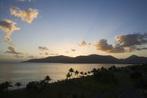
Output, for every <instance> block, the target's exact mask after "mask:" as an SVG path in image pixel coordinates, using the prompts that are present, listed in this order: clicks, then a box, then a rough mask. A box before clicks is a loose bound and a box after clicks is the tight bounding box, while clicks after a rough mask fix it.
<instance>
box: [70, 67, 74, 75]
mask: <svg viewBox="0 0 147 98" xmlns="http://www.w3.org/2000/svg"><path fill="white" fill-rule="evenodd" d="M73 72H74V69H73V68H70V69H69V73H70V74H71V76H72V73H73Z"/></svg>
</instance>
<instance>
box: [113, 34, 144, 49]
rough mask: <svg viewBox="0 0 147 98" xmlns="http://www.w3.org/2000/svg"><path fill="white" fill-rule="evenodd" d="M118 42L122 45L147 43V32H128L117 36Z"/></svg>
mask: <svg viewBox="0 0 147 98" xmlns="http://www.w3.org/2000/svg"><path fill="white" fill-rule="evenodd" d="M115 39H116V42H117V43H118V44H120V45H121V46H125V47H130V46H135V45H142V44H146V43H147V33H144V34H140V33H136V34H128V35H119V36H116V38H115Z"/></svg>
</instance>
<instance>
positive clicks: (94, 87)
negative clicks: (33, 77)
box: [0, 65, 147, 98]
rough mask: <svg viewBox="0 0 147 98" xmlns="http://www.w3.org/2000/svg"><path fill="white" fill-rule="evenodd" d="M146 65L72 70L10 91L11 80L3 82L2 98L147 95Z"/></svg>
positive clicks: (146, 97)
mask: <svg viewBox="0 0 147 98" xmlns="http://www.w3.org/2000/svg"><path fill="white" fill-rule="evenodd" d="M146 70H147V66H146V65H133V66H128V67H120V68H117V67H115V66H112V67H110V68H108V69H106V68H104V67H102V68H100V69H95V68H94V69H93V70H92V71H89V72H80V71H78V70H74V69H73V68H70V69H69V72H68V73H67V75H66V79H65V80H63V81H58V82H54V83H51V82H50V81H51V78H50V76H46V77H45V78H44V79H43V80H41V81H32V82H29V83H28V84H27V85H26V87H25V88H19V87H20V86H21V83H19V82H18V83H16V84H15V86H17V87H18V88H19V89H16V90H8V88H9V87H11V86H12V85H11V82H4V83H1V84H0V98H131V97H132V98H147V71H146Z"/></svg>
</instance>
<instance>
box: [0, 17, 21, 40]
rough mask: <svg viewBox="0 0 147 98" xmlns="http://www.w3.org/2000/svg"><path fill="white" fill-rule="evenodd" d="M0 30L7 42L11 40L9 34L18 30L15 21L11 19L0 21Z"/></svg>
mask: <svg viewBox="0 0 147 98" xmlns="http://www.w3.org/2000/svg"><path fill="white" fill-rule="evenodd" d="M0 30H2V31H3V32H4V33H5V34H4V39H5V41H7V42H10V41H11V35H12V33H13V32H14V31H17V30H20V28H19V27H17V26H16V23H15V22H13V21H12V20H9V19H5V20H2V21H0Z"/></svg>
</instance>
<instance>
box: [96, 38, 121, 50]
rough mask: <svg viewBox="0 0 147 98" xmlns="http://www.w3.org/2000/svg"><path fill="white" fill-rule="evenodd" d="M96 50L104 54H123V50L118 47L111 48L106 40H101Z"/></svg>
mask: <svg viewBox="0 0 147 98" xmlns="http://www.w3.org/2000/svg"><path fill="white" fill-rule="evenodd" d="M96 48H97V50H102V51H105V52H112V53H121V52H124V48H123V47H120V46H119V45H116V46H115V47H113V46H112V45H111V44H108V43H107V40H106V39H102V40H100V41H99V42H97V44H96Z"/></svg>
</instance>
